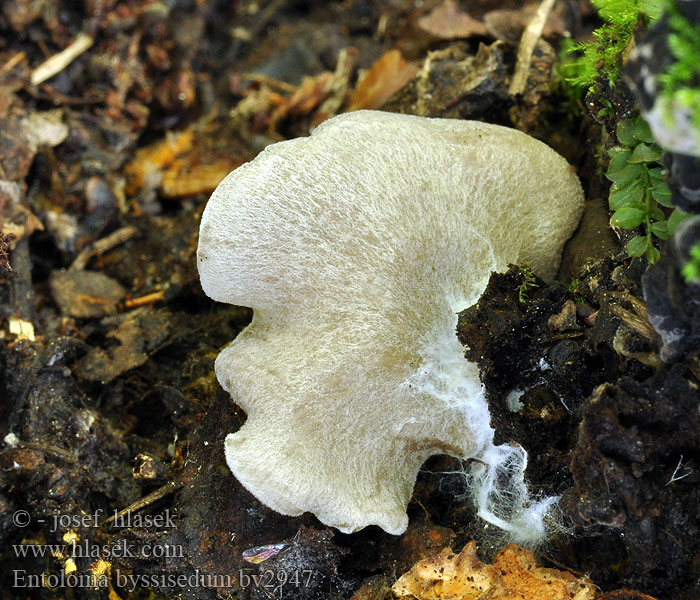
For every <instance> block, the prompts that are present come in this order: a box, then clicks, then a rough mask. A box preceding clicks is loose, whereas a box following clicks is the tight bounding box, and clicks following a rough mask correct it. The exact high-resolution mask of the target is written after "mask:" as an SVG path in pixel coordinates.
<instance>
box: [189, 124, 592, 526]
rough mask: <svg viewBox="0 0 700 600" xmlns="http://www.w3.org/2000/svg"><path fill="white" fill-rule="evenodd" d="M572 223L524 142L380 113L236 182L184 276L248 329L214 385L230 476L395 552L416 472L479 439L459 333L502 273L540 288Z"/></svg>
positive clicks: (567, 200) (571, 183)
mask: <svg viewBox="0 0 700 600" xmlns="http://www.w3.org/2000/svg"><path fill="white" fill-rule="evenodd" d="M582 205H583V194H582V191H581V186H580V184H579V182H578V179H577V178H576V176H575V175H574V174H573V173H572V171H571V169H570V168H569V165H568V164H567V162H566V161H565V159H564V158H562V157H561V156H560V155H558V154H557V153H556V152H554V151H553V150H552V149H550V148H549V147H548V146H546V145H545V144H543V143H541V142H539V141H537V140H535V139H534V138H532V137H529V136H527V135H526V134H524V133H521V132H519V131H516V130H513V129H508V128H505V127H500V126H497V125H490V124H486V123H481V122H472V121H462V120H451V119H427V118H423V117H414V116H408V115H398V114H391V113H383V112H377V111H358V112H353V113H348V114H343V115H340V116H338V117H335V118H333V119H331V120H329V121H326V122H325V123H323V124H322V125H321V126H320V127H318V128H317V129H316V130H315V131H314V133H313V135H311V136H310V137H307V138H298V139H293V140H289V141H285V142H280V143H277V144H274V145H272V146H269V147H267V148H266V149H265V150H264V151H263V152H262V153H261V154H260V155H259V156H258V157H257V158H256V159H255V160H253V161H251V162H250V163H247V164H245V165H242V166H241V167H239V168H238V169H236V170H235V171H233V172H232V173H231V174H230V175H228V177H226V179H224V181H222V182H221V184H220V185H219V187H218V188H217V189H216V190H215V192H214V193H213V195H212V197H211V199H210V200H209V202H208V204H207V206H206V208H205V210H204V214H203V215H202V221H201V226H200V238H199V248H198V251H197V262H198V268H199V273H200V278H201V283H202V287H203V289H204V291H205V292H206V293H207V294H208V295H209V296H210V297H212V298H213V299H214V300H218V301H220V302H227V303H230V304H236V305H242V306H249V307H251V308H253V309H254V311H255V312H254V318H253V321H252V323H251V324H250V325H249V326H248V327H247V328H246V329H245V330H244V331H242V332H241V334H239V335H238V337H237V338H236V339H235V340H234V341H233V342H232V343H231V344H230V345H229V346H228V347H226V348H225V349H224V350H223V351H222V352H221V354H219V356H218V358H217V360H216V365H215V369H216V374H217V377H218V379H219V382H220V383H221V385H222V387H223V388H224V389H225V390H227V391H228V392H229V393H230V394H231V396H232V397H233V400H234V401H235V402H236V404H238V405H239V406H241V408H243V409H244V410H245V411H246V413H247V414H248V420H247V421H246V423H245V424H244V425H243V427H241V429H240V430H239V431H238V432H236V433H233V434H229V435H228V436H227V438H226V443H225V452H226V461H227V463H228V465H229V467H230V468H231V470H232V472H233V473H234V475H235V476H236V477H237V478H238V479H239V480H240V481H241V483H242V484H243V485H244V486H245V487H246V488H247V489H248V490H249V491H251V492H252V493H253V494H254V495H255V496H256V497H257V498H258V499H259V500H261V501H262V502H263V503H264V504H266V505H268V506H270V507H271V508H273V509H275V510H277V511H279V512H281V513H283V514H287V515H298V514H300V513H302V512H304V511H310V512H312V513H314V514H315V515H316V516H317V517H318V518H319V519H320V520H321V521H322V522H323V523H325V524H327V525H331V526H334V527H336V528H338V529H340V530H341V531H343V532H353V531H356V530H358V529H361V528H362V527H365V526H367V525H372V524H374V525H379V526H380V527H382V528H383V529H385V530H386V531H388V532H390V533H395V534H398V533H401V532H403V531H404V530H405V528H406V526H407V524H408V518H407V516H406V506H407V504H408V502H409V500H410V497H411V494H412V490H413V486H414V483H415V479H416V475H417V472H418V470H419V468H420V466H421V464H422V463H423V462H424V461H425V459H426V458H428V457H429V456H431V455H433V454H440V453H446V454H450V455H452V456H457V457H461V458H467V457H476V456H478V455H479V453H480V452H482V451H483V450H484V448H486V447H488V446H489V444H491V443H492V439H493V431H492V430H491V428H490V425H489V414H488V407H487V404H486V401H485V398H484V395H483V390H482V386H481V383H480V381H479V375H478V370H477V368H476V366H475V365H474V364H472V363H470V362H468V361H467V360H466V359H464V357H463V350H462V347H461V345H460V343H459V341H458V340H457V338H456V335H455V327H456V323H457V315H456V313H457V312H458V311H459V310H462V309H464V308H466V307H468V306H470V305H471V304H473V303H474V302H476V301H477V300H478V298H479V296H480V295H481V293H482V292H483V290H484V288H485V287H486V284H487V282H488V279H489V276H490V274H491V272H492V271H503V270H505V269H506V268H507V265H508V264H509V263H521V264H522V263H525V262H527V263H528V264H529V265H530V266H531V267H532V268H533V269H534V270H535V271H536V272H537V273H539V274H540V275H542V276H544V277H552V276H553V275H554V274H555V272H556V269H557V267H558V264H559V260H560V255H561V250H562V246H563V244H564V242H565V241H566V240H567V239H568V237H569V236H570V235H571V233H572V232H573V230H574V229H575V227H576V224H577V223H578V220H579V217H580V214H581V210H582Z"/></svg>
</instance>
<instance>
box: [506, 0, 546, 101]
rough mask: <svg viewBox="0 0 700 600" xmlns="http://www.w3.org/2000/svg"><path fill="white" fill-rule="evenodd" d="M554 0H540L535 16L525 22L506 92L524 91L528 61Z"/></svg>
mask: <svg viewBox="0 0 700 600" xmlns="http://www.w3.org/2000/svg"><path fill="white" fill-rule="evenodd" d="M554 2H555V0H542V2H541V3H540V6H539V8H538V9H537V12H536V13H535V16H534V17H532V19H531V21H530V22H529V23H528V24H527V27H526V28H525V31H524V32H523V37H521V38H520V45H519V46H518V58H517V60H516V62H515V72H514V73H513V79H511V81H510V87H509V88H508V92H509V93H510V94H512V95H516V94H522V93H523V92H524V91H525V84H526V83H527V75H528V72H529V71H530V62H531V61H532V53H533V52H534V51H535V46H536V45H537V41H538V40H539V39H540V36H541V35H542V30H543V29H544V25H545V23H546V22H547V17H549V13H550V12H551V10H552V7H553V6H554Z"/></svg>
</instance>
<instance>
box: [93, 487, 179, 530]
mask: <svg viewBox="0 0 700 600" xmlns="http://www.w3.org/2000/svg"><path fill="white" fill-rule="evenodd" d="M183 485H185V482H184V480H182V481H169V482H168V483H166V484H165V485H163V486H161V487H159V488H158V489H157V490H155V491H154V492H151V493H150V494H148V496H144V497H143V498H141V499H140V500H137V501H136V502H134V503H132V504H129V506H127V507H126V508H123V509H122V510H120V511H119V512H118V513H115V514H113V515H112V516H111V517H109V519H105V521H104V523H105V524H106V523H111V522H112V521H114V520H115V519H120V518H121V517H123V516H124V515H126V514H129V513H131V512H135V511H137V510H141V509H142V508H145V507H146V506H148V505H149V504H153V503H154V502H156V501H157V500H160V499H161V498H165V496H167V495H168V494H169V493H170V492H174V491H175V490H176V489H178V488H181V487H182V486H183Z"/></svg>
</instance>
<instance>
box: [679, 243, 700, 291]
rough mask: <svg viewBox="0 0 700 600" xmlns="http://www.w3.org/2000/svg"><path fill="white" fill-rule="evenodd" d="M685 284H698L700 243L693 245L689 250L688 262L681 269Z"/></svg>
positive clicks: (699, 279)
mask: <svg viewBox="0 0 700 600" xmlns="http://www.w3.org/2000/svg"><path fill="white" fill-rule="evenodd" d="M681 272H682V273H683V278H684V279H685V281H686V283H698V282H700V243H697V244H695V245H694V246H693V247H692V248H691V249H690V257H689V258H688V262H687V263H685V264H684V265H683V268H682V269H681Z"/></svg>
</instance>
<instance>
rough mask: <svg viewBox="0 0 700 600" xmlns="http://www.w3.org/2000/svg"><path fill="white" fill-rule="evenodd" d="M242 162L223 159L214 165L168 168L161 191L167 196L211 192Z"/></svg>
mask: <svg viewBox="0 0 700 600" xmlns="http://www.w3.org/2000/svg"><path fill="white" fill-rule="evenodd" d="M241 164H243V161H236V162H234V161H232V160H229V159H223V160H221V161H219V162H218V163H216V164H213V165H194V166H192V167H189V168H186V169H184V170H183V171H180V170H179V169H177V168H172V169H168V170H167V171H165V172H164V173H163V174H162V177H161V182H160V191H161V193H162V195H163V196H165V197H166V198H180V197H184V196H192V195H193V194H211V192H213V191H214V189H215V188H216V186H217V185H219V184H220V183H221V180H222V179H223V178H224V177H226V175H228V174H229V173H230V172H231V171H233V169H235V168H236V167H238V166H240V165H241ZM176 166H177V165H174V167H176Z"/></svg>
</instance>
